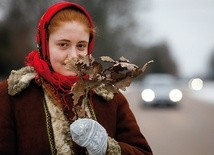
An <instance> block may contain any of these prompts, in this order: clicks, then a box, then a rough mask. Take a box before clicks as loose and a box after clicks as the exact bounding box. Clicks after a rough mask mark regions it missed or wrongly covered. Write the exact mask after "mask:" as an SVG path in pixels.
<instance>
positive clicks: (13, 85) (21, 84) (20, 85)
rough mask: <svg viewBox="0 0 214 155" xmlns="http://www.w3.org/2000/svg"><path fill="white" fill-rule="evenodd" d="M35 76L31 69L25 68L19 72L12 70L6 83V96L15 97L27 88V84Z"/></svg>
mask: <svg viewBox="0 0 214 155" xmlns="http://www.w3.org/2000/svg"><path fill="white" fill-rule="evenodd" d="M35 76H36V71H35V70H34V68H33V67H30V66H26V67H23V68H21V69H19V70H12V71H11V73H10V76H9V78H8V79H7V81H8V94H9V95H12V96H14V95H16V94H18V93H20V92H21V91H22V90H24V89H25V88H27V87H28V86H29V83H30V81H31V80H32V79H34V78H35Z"/></svg>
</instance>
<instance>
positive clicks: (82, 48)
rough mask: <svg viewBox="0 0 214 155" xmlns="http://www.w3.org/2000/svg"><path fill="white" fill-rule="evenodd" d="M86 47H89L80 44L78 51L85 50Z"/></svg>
mask: <svg viewBox="0 0 214 155" xmlns="http://www.w3.org/2000/svg"><path fill="white" fill-rule="evenodd" d="M86 47H87V45H86V44H78V45H77V49H78V50H80V51H83V50H85V48H86Z"/></svg>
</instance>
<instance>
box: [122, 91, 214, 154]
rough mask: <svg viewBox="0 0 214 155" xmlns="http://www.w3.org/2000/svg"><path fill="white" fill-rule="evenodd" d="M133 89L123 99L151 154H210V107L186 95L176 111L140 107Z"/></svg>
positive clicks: (213, 149) (213, 128) (213, 129)
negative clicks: (127, 103)
mask: <svg viewBox="0 0 214 155" xmlns="http://www.w3.org/2000/svg"><path fill="white" fill-rule="evenodd" d="M137 90H138V89H132V91H127V92H125V96H126V97H127V100H128V101H129V103H130V108H131V109H132V110H133V113H134V115H135V117H136V119H137V122H138V124H139V126H140V129H141V131H142V133H143V134H144V136H145V137H146V139H147V140H148V142H149V144H150V146H151V148H152V150H153V153H154V155H213V154H214V121H213V118H214V104H208V103H201V102H202V101H201V100H198V99H197V98H196V99H194V98H193V97H192V96H191V95H189V94H188V92H186V93H184V98H183V100H182V102H181V103H180V105H179V106H178V107H177V108H163V107H162V108H160V107H159V108H143V107H142V106H141V105H140V103H141V99H140V95H139V91H137ZM190 96H191V97H190ZM133 101H134V102H133Z"/></svg>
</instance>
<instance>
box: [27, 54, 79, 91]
mask: <svg viewBox="0 0 214 155" xmlns="http://www.w3.org/2000/svg"><path fill="white" fill-rule="evenodd" d="M26 65H27V66H32V67H34V69H35V70H36V72H37V76H38V77H42V78H43V79H44V80H45V81H47V82H48V83H50V84H51V85H52V86H53V88H54V89H55V90H56V91H61V92H63V93H68V92H70V89H71V87H72V86H73V84H74V83H76V82H77V81H78V80H79V79H80V77H78V76H64V75H62V74H59V73H57V72H54V71H52V70H51V69H50V66H49V65H48V63H47V62H46V61H45V60H43V59H41V58H40V54H39V51H32V52H30V53H29V54H28V56H27V57H26ZM35 78H36V77H35Z"/></svg>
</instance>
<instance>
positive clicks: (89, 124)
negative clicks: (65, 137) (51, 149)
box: [70, 118, 108, 155]
mask: <svg viewBox="0 0 214 155" xmlns="http://www.w3.org/2000/svg"><path fill="white" fill-rule="evenodd" d="M70 131H71V136H72V139H73V141H74V142H75V143H77V144H78V145H80V146H83V147H86V149H87V151H88V153H89V155H104V154H106V150H107V139H108V135H107V133H106V130H105V129H104V127H103V126H102V125H100V124H99V123H98V122H96V121H94V120H92V119H87V118H84V119H78V120H76V121H75V122H73V123H72V124H71V125H70Z"/></svg>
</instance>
